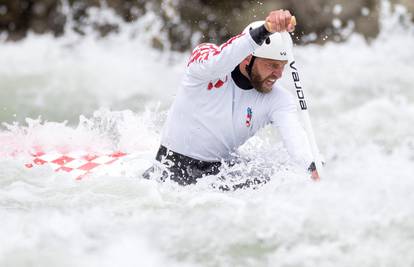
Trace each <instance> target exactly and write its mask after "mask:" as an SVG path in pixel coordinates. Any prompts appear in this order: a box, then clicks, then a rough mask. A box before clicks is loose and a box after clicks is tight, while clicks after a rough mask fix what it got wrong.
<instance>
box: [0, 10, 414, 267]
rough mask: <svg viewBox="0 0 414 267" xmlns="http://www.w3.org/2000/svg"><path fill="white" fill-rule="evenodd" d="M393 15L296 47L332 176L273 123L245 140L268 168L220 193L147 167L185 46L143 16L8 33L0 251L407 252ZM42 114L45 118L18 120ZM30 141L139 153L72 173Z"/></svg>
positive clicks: (76, 254)
mask: <svg viewBox="0 0 414 267" xmlns="http://www.w3.org/2000/svg"><path fill="white" fill-rule="evenodd" d="M397 11H398V10H397ZM397 17H398V16H391V15H390V14H386V12H385V13H384V14H383V26H382V28H383V29H382V33H381V35H380V36H379V37H378V38H377V39H376V40H374V41H373V42H372V43H371V44H370V45H368V44H367V43H365V41H364V40H363V39H362V38H361V37H359V36H356V35H353V36H351V38H350V39H349V40H348V41H347V42H346V43H343V44H333V43H330V44H327V45H325V46H323V47H321V46H313V45H309V46H307V47H298V48H297V49H296V60H297V62H298V63H299V67H300V74H301V76H302V80H303V85H304V86H305V90H306V91H307V96H308V97H309V105H310V107H311V117H312V119H313V123H314V130H315V133H316V135H317V139H318V144H319V145H320V147H321V150H322V152H323V153H324V155H325V158H326V160H327V163H328V164H327V167H326V171H325V172H326V177H324V179H323V180H322V181H321V182H320V183H314V182H312V181H310V180H309V179H308V177H307V175H306V174H305V173H303V172H300V171H298V170H295V169H294V168H290V167H289V165H288V164H287V163H286V153H285V151H284V150H283V149H281V148H280V147H281V145H280V140H279V139H278V138H277V137H274V136H275V133H274V132H273V131H272V130H271V129H265V130H264V131H262V132H261V133H260V134H259V136H258V137H255V138H253V139H252V140H251V141H250V142H249V143H248V144H247V145H246V146H244V147H243V149H242V151H241V153H242V154H244V155H247V156H250V157H252V158H255V160H254V161H253V162H252V165H253V167H254V166H259V167H260V166H263V162H265V163H266V164H267V165H266V166H267V168H270V169H273V170H274V174H273V176H272V181H271V182H270V183H268V184H266V185H265V186H263V187H260V188H258V189H257V190H239V191H236V192H226V193H223V192H219V191H216V190H214V189H212V188H210V187H209V186H208V185H209V183H210V182H211V181H213V182H214V181H215V179H216V178H215V177H210V178H209V179H206V180H205V181H204V182H202V183H200V184H197V185H196V186H189V187H185V188H182V187H179V186H177V185H175V184H172V183H169V182H167V183H163V184H159V183H157V182H155V181H148V180H142V179H139V176H140V174H141V173H142V171H143V170H144V169H145V168H146V167H147V163H148V160H149V159H151V158H152V157H153V155H154V153H155V151H156V149H157V146H158V145H159V132H160V130H161V127H162V124H163V121H164V120H165V112H166V110H167V109H168V107H169V105H170V104H171V102H172V101H173V97H174V93H175V92H176V89H177V86H178V83H179V80H180V75H181V74H182V71H183V67H184V65H185V61H186V59H187V54H183V55H179V54H178V55H177V54H171V53H159V52H157V51H154V50H153V49H150V48H148V46H147V45H146V41H145V40H146V37H147V35H149V33H147V35H144V36H142V35H138V36H137V37H135V38H133V39H130V38H129V35H130V33H131V32H135V31H136V32H139V29H141V28H140V27H141V26H142V25H133V26H127V25H125V27H124V32H121V33H120V34H119V35H116V36H112V37H109V38H105V39H98V40H97V39H96V38H95V37H88V38H84V39H80V38H76V37H75V36H74V35H70V34H68V35H67V36H65V37H64V38H62V39H54V38H52V37H49V36H33V35H31V36H29V37H28V38H26V39H25V40H23V41H21V42H19V43H4V42H1V43H0V61H1V63H2V64H0V96H1V98H0V108H2V112H1V113H0V121H2V122H7V123H8V126H7V127H6V125H3V128H2V130H1V131H0V156H1V159H0V218H1V227H0V240H2V242H1V243H0V266H88V267H89V266H398V267H400V266H413V265H414V254H413V253H412V252H413V251H414V194H413V193H412V192H414V177H413V176H414V175H413V174H414V127H413V126H412V125H414V105H413V104H414V93H413V91H412V89H413V88H414V78H413V73H414V65H413V63H412V62H414V52H412V47H414V38H413V37H414V30H413V26H411V25H409V26H408V27H403V26H401V25H400V24H398V23H397V20H398V19H397ZM135 27H136V28H135ZM142 40H144V41H142ZM33 51H36V53H33ZM105 108H111V109H112V110H117V111H109V110H108V109H105ZM124 109H130V110H131V111H122V110H124ZM94 111H95V114H94V115H92V114H93V112H94ZM13 114H16V115H13ZM38 115H42V118H44V119H46V120H48V121H50V122H39V121H36V120H28V122H27V123H26V122H25V120H24V118H25V117H32V118H36V117H37V116H38ZM80 115H83V116H82V117H81V118H80V119H79V116H80ZM63 120H69V122H68V123H67V124H64V123H61V121H63ZM13 121H18V122H19V123H20V124H19V125H14V126H12V125H11V124H12V122H13ZM53 121H57V122H53ZM34 147H40V148H42V149H44V150H46V151H48V150H53V149H58V150H62V151H68V150H79V149H84V150H88V151H95V152H99V151H104V150H115V149H120V150H122V151H126V152H130V153H136V152H140V153H141V156H140V158H139V159H136V160H131V161H129V162H125V163H124V164H123V165H116V166H114V168H113V169H112V170H110V171H108V173H106V174H96V175H92V176H91V177H88V178H87V179H84V180H82V181H75V180H72V179H69V177H68V176H66V175H65V174H64V173H55V172H53V171H52V170H51V169H49V168H48V167H47V166H43V167H38V168H34V169H26V168H25V167H24V163H27V161H28V160H29V159H30V157H29V156H28V153H27V152H28V151H33V149H34ZM142 159H144V161H143V160H142ZM250 167H251V166H250ZM259 167H258V168H259ZM285 167H287V170H286V168H285ZM261 170H262V171H263V172H266V171H268V169H261ZM244 171H245V172H249V171H250V170H249V167H245V169H244Z"/></svg>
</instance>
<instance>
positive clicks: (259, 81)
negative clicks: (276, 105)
mask: <svg viewBox="0 0 414 267" xmlns="http://www.w3.org/2000/svg"><path fill="white" fill-rule="evenodd" d="M286 64H287V61H286V60H283V61H282V60H273V59H265V58H256V60H255V61H254V64H253V69H252V73H251V80H250V82H251V83H252V85H253V87H254V88H255V89H256V90H257V91H259V92H261V93H269V92H270V91H272V87H273V85H274V84H275V82H276V81H277V80H278V79H280V78H281V77H282V73H283V69H284V67H285V65H286Z"/></svg>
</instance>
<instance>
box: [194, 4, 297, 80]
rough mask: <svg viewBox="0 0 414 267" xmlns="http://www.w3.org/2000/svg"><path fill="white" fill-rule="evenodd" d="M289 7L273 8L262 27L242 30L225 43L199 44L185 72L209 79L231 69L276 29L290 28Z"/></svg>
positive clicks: (195, 76)
mask: <svg viewBox="0 0 414 267" xmlns="http://www.w3.org/2000/svg"><path fill="white" fill-rule="evenodd" d="M290 20H291V15H290V12H289V11H284V10H277V11H272V12H270V13H269V15H268V16H267V18H266V23H265V24H263V25H262V26H261V27H258V28H256V29H252V30H251V31H247V32H246V31H245V32H243V33H241V34H239V35H236V36H234V37H232V38H230V39H229V40H228V41H227V42H225V43H224V44H222V45H220V46H217V45H214V44H209V43H208V44H207V43H206V44H200V45H198V46H197V47H196V48H195V49H194V50H193V52H192V54H191V57H190V59H189V61H188V64H187V74H189V75H191V76H193V77H194V78H198V79H200V80H211V79H214V78H217V77H220V76H222V75H225V74H227V73H230V72H231V71H233V69H234V68H235V67H236V66H237V65H238V64H240V63H241V62H242V61H243V60H244V59H245V58H246V57H248V56H249V55H250V54H251V53H253V51H254V50H255V49H256V48H257V47H259V46H260V45H262V44H263V42H264V41H265V40H266V38H267V37H269V36H270V35H271V34H272V33H274V32H277V31H286V30H289V31H291V30H293V27H294V26H293V25H291V24H290Z"/></svg>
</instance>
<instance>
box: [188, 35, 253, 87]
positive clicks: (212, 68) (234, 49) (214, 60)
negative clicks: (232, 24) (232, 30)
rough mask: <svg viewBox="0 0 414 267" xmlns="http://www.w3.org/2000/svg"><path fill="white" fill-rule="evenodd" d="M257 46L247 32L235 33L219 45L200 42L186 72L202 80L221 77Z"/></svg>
mask: <svg viewBox="0 0 414 267" xmlns="http://www.w3.org/2000/svg"><path fill="white" fill-rule="evenodd" d="M257 47H259V44H258V43H256V41H255V40H254V39H253V38H252V36H251V34H249V33H247V34H246V33H242V34H239V35H236V36H234V37H232V38H230V39H229V40H228V41H227V42H225V43H224V44H222V45H220V46H216V45H214V44H208V43H205V44H200V45H198V46H197V47H196V48H195V49H194V50H193V52H192V54H191V57H190V59H189V61H188V64H187V69H186V72H187V74H188V75H190V76H192V77H194V78H197V79H199V80H204V81H207V80H211V79H214V78H217V77H221V76H223V75H226V74H228V73H230V72H231V71H233V70H234V68H235V67H236V66H237V65H238V64H240V63H241V62H242V61H243V59H245V58H246V57H247V56H249V55H250V54H251V53H253V51H254V50H255V49H256V48H257Z"/></svg>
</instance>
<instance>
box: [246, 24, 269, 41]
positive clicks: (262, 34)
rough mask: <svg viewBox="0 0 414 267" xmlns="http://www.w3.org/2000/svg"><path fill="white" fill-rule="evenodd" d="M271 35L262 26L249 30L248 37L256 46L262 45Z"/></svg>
mask: <svg viewBox="0 0 414 267" xmlns="http://www.w3.org/2000/svg"><path fill="white" fill-rule="evenodd" d="M270 35H272V33H271V32H269V31H268V30H267V29H266V27H265V25H264V24H263V25H262V26H260V27H257V28H255V29H251V30H250V36H251V37H252V39H253V40H254V41H255V42H256V44H258V45H262V44H263V43H264V41H265V40H266V39H267V38H268V37H269V36H270Z"/></svg>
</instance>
